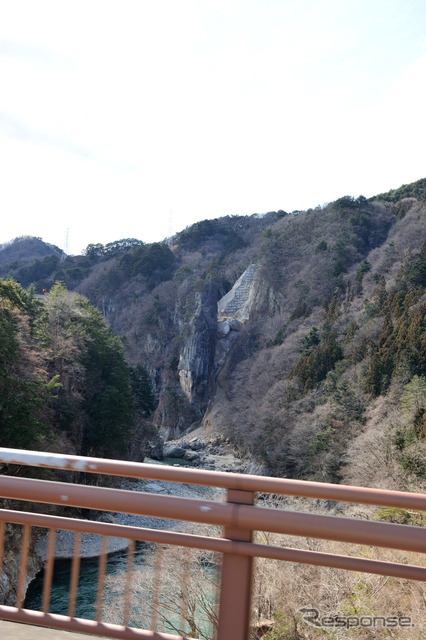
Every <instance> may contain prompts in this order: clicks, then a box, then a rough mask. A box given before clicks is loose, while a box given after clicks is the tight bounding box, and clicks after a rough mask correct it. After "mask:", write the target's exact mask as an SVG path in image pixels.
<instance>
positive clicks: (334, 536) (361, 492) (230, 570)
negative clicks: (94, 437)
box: [0, 449, 426, 640]
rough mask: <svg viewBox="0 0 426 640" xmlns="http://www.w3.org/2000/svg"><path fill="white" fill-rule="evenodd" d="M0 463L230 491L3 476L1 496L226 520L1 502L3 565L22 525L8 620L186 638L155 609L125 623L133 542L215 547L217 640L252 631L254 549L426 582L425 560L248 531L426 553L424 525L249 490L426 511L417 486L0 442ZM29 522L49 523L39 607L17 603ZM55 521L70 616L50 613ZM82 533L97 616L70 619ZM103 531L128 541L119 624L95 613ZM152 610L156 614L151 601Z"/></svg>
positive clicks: (4, 611) (127, 636)
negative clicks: (111, 518)
mask: <svg viewBox="0 0 426 640" xmlns="http://www.w3.org/2000/svg"><path fill="white" fill-rule="evenodd" d="M0 463H4V464H9V465H29V466H34V467H48V468H53V469H60V470H70V471H74V472H75V471H78V472H85V473H95V474H107V475H114V476H123V477H127V478H140V479H142V478H143V479H151V480H161V481H169V482H178V483H185V484H193V485H204V486H212V487H221V488H224V489H226V490H227V499H226V502H214V501H212V500H202V499H190V498H181V497H172V496H165V495H158V494H150V493H141V492H136V491H128V490H122V489H110V488H105V487H95V486H88V485H76V484H71V483H63V482H53V481H47V480H36V479H29V478H23V477H16V476H12V477H10V476H6V475H0V498H7V499H11V500H20V501H26V502H37V503H45V504H50V505H62V506H66V507H78V508H85V509H94V510H96V511H110V512H119V513H128V514H135V515H145V516H154V517H161V518H167V519H173V520H179V521H189V522H195V523H204V524H210V525H218V526H221V527H224V535H223V537H222V538H219V537H213V536H212V537H210V536H205V535H194V534H188V533H181V532H177V531H163V530H156V529H149V528H143V527H134V526H128V525H120V524H114V523H106V522H98V521H91V520H81V519H76V518H70V517H62V516H56V515H46V514H38V513H29V512H24V511H17V510H11V509H0V572H1V568H2V563H3V549H4V539H5V532H6V526H7V524H9V523H14V524H19V525H22V548H21V554H20V560H19V563H20V568H19V572H18V580H17V586H16V594H17V598H16V606H14V607H12V606H6V605H0V618H3V619H5V620H10V621H16V622H26V623H30V624H35V625H40V626H47V627H53V628H58V629H65V630H69V631H79V632H81V633H88V634H93V635H97V636H104V637H109V638H117V639H122V640H138V639H141V638H156V639H158V640H171V639H174V640H176V638H177V637H178V638H179V637H180V638H183V636H176V635H170V634H168V633H160V632H157V631H156V629H155V626H156V616H155V614H153V617H152V620H151V626H152V630H150V631H148V630H143V629H138V628H134V627H130V626H128V623H129V602H130V598H131V592H132V583H131V567H132V558H133V555H132V554H133V552H134V542H135V541H145V542H153V543H156V544H157V545H165V544H166V545H173V546H179V547H190V548H195V549H203V550H210V551H213V552H217V553H219V554H221V555H222V563H221V584H220V595H219V612H218V628H217V638H218V640H231V639H232V640H247V639H248V637H249V625H250V607H251V585H252V574H253V568H252V561H253V558H254V557H261V558H273V559H277V560H283V561H290V562H296V563H304V564H311V565H319V566H325V567H334V568H338V569H345V570H350V571H360V572H366V573H376V574H381V575H385V576H395V577H398V578H405V579H410V580H419V581H426V568H425V567H421V566H414V565H409V564H398V563H394V562H384V561H379V560H372V559H368V558H360V557H351V556H346V555H338V554H332V553H324V552H317V551H309V550H304V549H294V548H288V547H279V546H272V545H266V544H259V543H256V542H253V532H254V531H263V532H274V533H282V534H290V535H294V536H308V537H310V538H318V539H324V540H333V541H340V542H351V543H356V544H362V545H373V546H377V547H387V548H392V549H400V550H405V551H415V552H421V553H426V530H425V528H423V527H419V526H408V525H401V524H390V523H385V522H376V521H370V520H358V519H354V518H346V517H337V516H329V515H321V514H311V513H301V512H297V511H289V510H281V509H272V508H269V507H262V506H255V505H254V498H255V494H256V493H257V492H261V493H262V494H265V493H271V494H278V495H286V496H299V497H306V498H316V499H324V500H333V501H344V502H350V503H358V504H367V505H378V506H387V507H395V508H402V509H411V510H418V511H426V495H423V494H415V493H408V492H397V491H385V490H380V489H368V488H362V487H352V486H343V485H334V484H327V483H318V482H306V481H299V480H290V479H277V478H268V477H262V476H248V475H243V474H234V473H224V472H217V471H205V470H199V469H191V468H177V467H167V466H161V465H153V464H144V463H134V462H124V461H118V460H104V459H98V458H84V457H80V456H68V455H61V454H51V453H41V452H34V451H20V450H13V449H0ZM31 527H44V528H46V529H48V531H49V543H48V551H47V559H46V566H45V573H44V586H43V599H42V607H41V609H42V611H33V610H29V609H25V608H24V606H23V604H24V589H25V584H26V574H27V562H28V548H29V543H30V537H31ZM58 529H59V530H68V531H73V532H75V545H74V555H73V559H72V569H71V579H70V587H69V605H68V615H67V616H65V615H59V614H54V613H50V612H49V605H50V592H51V585H52V576H53V564H54V553H55V532H56V531H57V530H58ZM82 533H92V534H98V535H99V536H101V537H102V541H103V542H102V547H101V553H100V556H99V571H98V587H97V598H96V607H95V620H87V619H81V618H76V617H75V603H76V597H77V589H78V577H79V570H80V536H81V534H82ZM107 537H119V538H126V539H128V540H129V541H131V543H130V545H129V560H128V567H129V571H128V577H127V579H126V585H125V594H124V605H123V620H122V624H121V625H117V624H110V623H107V622H103V621H102V620H101V612H102V597H103V585H104V578H105V566H106V553H107V546H106V540H107ZM0 578H1V573H0ZM154 582H155V580H154ZM153 597H154V599H155V598H156V597H157V596H156V593H155V588H154V594H153ZM154 605H155V603H154ZM153 611H154V612H155V606H153Z"/></svg>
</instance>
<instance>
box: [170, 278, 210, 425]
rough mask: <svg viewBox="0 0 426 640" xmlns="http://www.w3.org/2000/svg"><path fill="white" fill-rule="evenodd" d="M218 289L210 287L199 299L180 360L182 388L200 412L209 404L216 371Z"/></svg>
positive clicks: (179, 368)
mask: <svg viewBox="0 0 426 640" xmlns="http://www.w3.org/2000/svg"><path fill="white" fill-rule="evenodd" d="M217 298H218V294H217V288H216V287H215V286H209V287H206V289H204V291H202V292H201V294H200V295H199V299H198V303H197V308H196V310H195V313H194V316H193V319H192V321H191V323H190V326H189V334H188V336H187V338H186V339H185V343H184V346H183V349H182V351H181V354H180V358H179V366H178V370H179V381H180V386H181V389H182V391H183V392H184V394H185V395H186V397H187V398H188V400H189V402H190V403H191V404H192V405H195V408H199V409H200V415H201V413H202V412H203V410H204V409H205V407H206V405H207V400H208V391H209V384H210V382H211V373H212V371H213V363H214V353H215V347H216V328H217Z"/></svg>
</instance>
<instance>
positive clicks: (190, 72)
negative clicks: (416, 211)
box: [0, 0, 426, 254]
mask: <svg viewBox="0 0 426 640" xmlns="http://www.w3.org/2000/svg"><path fill="white" fill-rule="evenodd" d="M425 113H426V2H424V0H344V1H342V0H37V2H36V1H35V0H0V216H1V217H0V243H4V242H8V241H10V240H11V239H12V238H14V237H17V236H22V235H34V236H37V237H41V238H43V240H45V241H46V242H50V243H52V244H56V245H58V246H59V247H61V248H62V249H64V250H65V251H66V252H67V253H70V254H79V253H81V252H82V251H84V249H85V247H86V246H87V245H88V244H90V243H102V244H106V243H108V242H112V241H114V240H119V239H121V238H138V239H139V240H143V241H144V242H155V241H161V240H163V239H164V238H166V237H167V236H170V235H172V234H173V233H175V232H177V231H180V230H182V229H184V228H185V227H186V226H188V225H190V224H193V223H194V222H197V221H198V220H204V219H206V218H216V217H220V216H224V215H250V214H253V213H265V212H267V211H272V210H278V209H283V210H285V211H293V210H294V209H307V208H309V207H315V206H317V205H319V204H323V203H325V202H329V201H332V200H335V199H336V198H338V197H341V196H343V195H353V196H358V195H360V194H362V195H365V196H366V197H370V196H372V195H374V194H377V193H381V192H384V191H388V190H389V189H394V188H397V187H399V186H401V185H402V184H406V183H409V182H413V181H415V180H418V179H420V178H424V177H426V151H425V149H426V126H425Z"/></svg>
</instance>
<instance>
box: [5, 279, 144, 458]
mask: <svg viewBox="0 0 426 640" xmlns="http://www.w3.org/2000/svg"><path fill="white" fill-rule="evenodd" d="M0 362H1V367H0V424H1V430H0V446H6V447H14V448H23V449H31V448H34V449H46V450H59V451H68V452H69V453H77V454H82V455H102V456H107V457H111V456H120V457H128V456H129V455H130V454H132V455H136V457H139V458H142V459H143V453H142V451H141V450H140V451H139V452H137V450H136V446H135V443H139V445H141V439H143V434H144V426H143V422H144V418H145V417H146V415H148V414H149V413H150V412H151V411H152V409H153V408H154V404H153V396H152V393H151V388H150V385H149V381H148V380H147V374H146V372H145V370H144V369H143V368H142V367H137V368H136V369H131V368H130V367H129V366H128V365H127V363H126V361H125V358H124V354H123V348H122V344H121V341H120V340H119V338H117V336H115V335H114V333H113V332H112V330H111V329H110V328H109V327H107V325H106V324H105V322H104V320H103V318H102V316H101V314H100V312H99V311H98V310H96V309H95V308H94V307H92V306H91V305H90V304H89V302H88V301H87V299H85V298H83V297H82V296H80V295H78V294H75V293H69V292H68V291H67V290H66V289H65V287H64V286H63V285H61V284H56V285H54V286H53V287H52V288H51V290H50V292H49V294H47V295H46V296H44V297H43V299H42V300H40V299H39V298H38V297H37V296H36V295H35V294H34V289H33V287H30V288H29V289H28V290H25V289H23V288H22V287H21V286H20V285H18V284H17V283H16V282H15V281H13V280H11V279H8V280H0ZM141 381H142V391H141Z"/></svg>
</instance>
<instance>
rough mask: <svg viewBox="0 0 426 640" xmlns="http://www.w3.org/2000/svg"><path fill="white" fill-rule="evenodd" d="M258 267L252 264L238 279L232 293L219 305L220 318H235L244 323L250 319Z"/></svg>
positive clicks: (225, 296) (224, 297)
mask: <svg viewBox="0 0 426 640" xmlns="http://www.w3.org/2000/svg"><path fill="white" fill-rule="evenodd" d="M257 272H258V266H257V265H255V264H251V265H250V266H249V267H248V268H247V269H246V270H245V271H244V273H243V274H242V275H241V276H240V277H239V278H238V280H237V281H236V283H235V284H234V286H233V287H232V289H231V291H228V293H227V294H226V295H224V296H223V298H221V299H220V300H219V302H218V304H217V309H218V316H219V319H220V318H235V319H237V320H240V321H242V322H244V321H245V320H248V319H249V316H250V310H251V307H252V305H253V299H254V293H255V286H254V285H255V281H256V276H257Z"/></svg>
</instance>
